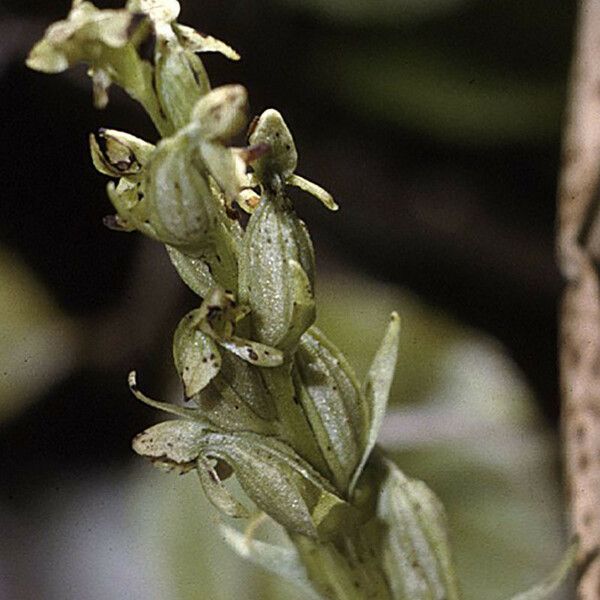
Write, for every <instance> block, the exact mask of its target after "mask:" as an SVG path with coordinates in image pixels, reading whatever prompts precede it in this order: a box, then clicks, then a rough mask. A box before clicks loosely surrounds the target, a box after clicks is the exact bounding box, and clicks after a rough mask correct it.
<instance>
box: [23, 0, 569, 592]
mask: <svg viewBox="0 0 600 600" xmlns="http://www.w3.org/2000/svg"><path fill="white" fill-rule="evenodd" d="M179 9H180V7H179V3H178V2H176V1H175V0H130V1H129V2H128V4H127V6H126V8H124V9H121V10H100V9H98V8H96V7H95V6H94V5H93V4H91V3H90V2H83V1H81V0H75V1H74V2H73V6H72V9H71V12H70V13H69V15H68V17H67V19H66V20H64V21H60V22H58V23H55V24H54V25H52V26H50V27H49V28H48V30H47V31H46V34H45V36H44V38H43V39H42V40H41V41H40V42H38V44H36V46H35V47H34V48H33V49H32V51H31V54H30V56H29V58H28V61H27V64H28V65H29V66H30V67H32V68H34V69H37V70H40V71H45V72H52V73H56V72H60V71H63V70H65V69H66V68H68V67H70V66H73V65H75V64H76V63H80V62H83V63H85V64H87V65H88V67H89V73H90V75H91V77H92V79H93V86H94V98H95V101H96V104H97V105H98V106H104V105H105V104H106V102H107V101H108V95H107V92H108V88H109V86H110V85H111V84H112V83H115V84H117V85H119V86H121V87H122V88H123V89H124V90H125V91H126V92H127V93H128V94H129V95H130V96H132V97H133V98H134V99H136V100H137V101H139V102H140V103H141V105H142V106H143V107H144V108H145V109H146V111H147V112H148V114H149V115H150V117H151V118H152V120H153V122H154V124H155V126H156V128H157V130H158V133H159V136H160V139H159V141H158V142H157V143H156V144H151V143H148V142H146V141H144V140H141V139H139V138H138V137H136V136H134V135H132V134H129V133H124V132H121V131H116V130H112V129H102V130H100V131H99V132H98V134H97V135H95V136H94V135H92V136H90V149H91V156H92V161H93V164H94V166H95V167H96V168H97V169H98V171H100V172H101V173H103V174H105V175H107V176H108V177H110V178H111V181H110V182H109V183H108V186H107V190H108V196H109V198H110V201H111V202H112V204H113V206H114V209H115V210H116V215H111V216H109V217H107V219H106V221H105V222H106V224H107V225H109V226H110V227H111V228H113V229H118V230H124V231H138V232H141V233H142V234H144V235H146V236H148V237H150V238H152V239H154V240H156V241H158V242H160V243H162V244H164V245H165V248H166V251H167V252H168V255H169V258H170V260H171V262H172V263H173V265H174V267H175V268H176V270H177V272H178V273H179V275H180V276H181V279H182V280H183V281H184V282H185V283H186V285H187V286H188V287H189V288H190V289H191V290H192V291H193V292H194V293H195V294H196V296H197V297H198V300H197V304H196V307H195V308H194V309H193V310H191V311H190V312H188V314H186V315H185V316H184V317H183V319H182V320H181V322H180V323H179V325H178V326H177V329H176V331H175V333H174V339H173V358H174V363H175V368H176V371H177V373H178V375H179V378H180V380H181V383H182V387H183V401H182V403H180V404H177V403H169V402H158V401H156V400H153V399H151V398H149V397H148V396H146V395H145V394H144V393H142V392H141V391H140V389H139V388H138V386H137V382H136V374H135V372H132V373H131V374H130V376H129V386H130V388H131V391H132V393H133V394H134V395H135V396H136V397H137V398H138V399H139V400H141V401H143V402H145V403H147V404H148V405H150V406H152V407H154V408H157V409H159V410H163V411H165V412H167V413H170V414H171V415H174V416H175V417H176V419H175V420H170V421H166V422H164V423H159V424H158V425H155V426H153V427H151V428H150V429H148V430H146V431H145V432H143V433H141V434H140V435H138V436H137V437H136V438H135V439H134V440H133V448H134V450H135V451H136V452H137V453H138V454H141V455H143V456H146V457H147V458H149V459H150V460H151V461H152V462H153V463H155V464H156V465H158V466H159V467H161V468H164V469H168V470H172V469H175V470H177V471H179V472H181V473H185V472H188V471H192V470H195V471H196V472H197V474H198V477H199V479H200V483H201V485H202V487H203V489H204V491H205V493H206V495H207V497H208V498H209V499H210V501H211V502H212V503H213V504H214V505H215V506H216V507H217V508H218V509H219V510H220V511H222V512H223V513H224V514H226V515H228V516H231V517H237V518H241V517H248V516H251V515H252V512H253V510H254V511H256V510H259V511H263V512H264V513H266V514H267V515H268V516H270V517H271V518H272V519H273V520H274V521H276V522H277V523H279V524H280V525H281V526H282V527H283V528H284V529H285V531H286V532H287V534H288V536H289V539H290V541H291V543H292V544H293V546H294V547H295V548H293V549H285V550H280V549H278V548H276V547H274V546H271V545H268V544H264V543H258V542H257V543H256V545H253V544H252V543H251V541H250V540H249V539H248V540H246V539H245V538H243V537H241V536H240V534H238V533H237V532H235V531H233V530H230V529H227V530H226V537H227V540H228V541H229V542H230V543H231V544H232V545H233V546H234V548H235V549H236V550H237V551H238V552H240V553H242V554H243V555H245V556H248V557H249V558H251V559H252V560H254V561H255V562H257V563H259V564H261V565H263V566H266V567H267V568H269V569H270V570H273V571H276V572H280V573H282V574H283V575H284V576H286V577H288V578H290V579H292V580H294V581H296V582H297V583H298V584H299V585H302V586H304V588H305V590H308V591H307V594H310V595H311V596H312V597H320V598H329V599H334V600H363V599H367V598H370V599H374V600H420V599H422V600H442V599H446V600H455V599H457V598H458V591H457V586H456V583H455V578H454V574H453V568H452V561H451V559H450V551H449V546H448V540H447V534H446V528H445V522H444V515H443V510H442V507H441V505H440V504H439V502H438V501H437V499H436V498H435V496H434V495H433V494H432V492H430V491H429V489H428V488H427V487H426V486H425V484H423V483H422V482H418V481H414V480H412V479H408V478H407V477H405V476H404V475H403V474H402V473H401V472H400V471H399V470H398V469H397V468H396V467H395V465H393V464H392V463H391V462H389V461H388V460H387V459H385V458H384V457H383V456H382V455H381V453H380V452H379V451H378V450H377V449H376V442H377V436H378V432H379V429H380V427H381V424H382V421H383V418H384V414H385V409H386V405H387V400H388V394H389V391H390V386H391V383H392V379H393V376H394V370H395V365H396V358H397V351H398V339H399V335H400V321H399V317H398V315H397V314H395V313H393V314H392V316H391V321H390V323H389V326H388V328H387V331H386V333H385V335H384V337H383V341H382V343H381V346H380V348H379V350H378V351H377V353H376V355H375V357H374V359H373V362H372V365H371V368H370V369H369V372H368V374H367V377H366V380H365V382H364V384H363V385H362V386H359V384H358V383H357V380H356V376H355V375H354V373H353V371H352V368H351V367H350V365H348V363H347V362H346V360H345V358H344V357H343V355H342V354H341V353H340V351H339V350H338V349H337V348H336V347H335V346H334V345H333V344H332V343H331V342H330V341H328V340H327V338H326V337H325V336H324V335H323V334H322V333H321V332H320V331H318V330H317V329H315V328H314V327H312V325H313V323H314V321H315V316H316V306H315V298H314V293H315V290H314V282H315V258H314V250H313V245H312V242H311V239H310V236H309V234H308V231H307V228H306V226H305V224H304V223H303V222H302V221H301V220H300V219H299V218H298V216H297V215H296V213H295V211H294V207H293V205H292V202H291V200H290V198H289V196H288V188H289V187H290V186H295V187H299V188H301V189H302V190H304V191H306V192H308V193H309V194H312V195H313V196H315V197H316V198H317V199H318V200H320V201H321V202H322V203H323V204H324V205H325V206H326V207H327V208H329V209H331V210H337V208H338V206H337V204H336V203H335V202H334V200H333V197H332V196H331V195H330V194H329V193H328V192H326V191H325V190H324V189H322V188H321V187H319V186H318V185H316V184H314V183H311V182H310V181H307V180H306V179H304V178H302V177H300V176H299V175H296V173H295V171H296V166H297V163H298V152H297V150H296V146H295V144H294V140H293V137H292V134H291V133H290V130H289V128H288V127H287V125H286V123H285V121H284V120H283V117H282V116H281V114H280V113H279V112H277V111H276V110H274V109H268V110H266V111H265V112H263V113H262V115H260V117H258V118H257V119H256V120H255V121H254V122H253V125H252V126H251V132H250V138H249V146H247V147H241V148H235V147H232V146H231V141H232V140H233V139H234V138H236V136H239V134H240V133H241V132H242V131H243V130H244V128H245V127H246V125H247V105H248V98H247V92H246V90H245V89H244V88H243V87H242V86H240V85H226V86H222V87H219V88H216V89H211V87H210V82H209V80H208V77H207V75H206V71H205V69H204V66H203V64H202V61H201V60H200V58H199V57H198V56H197V53H199V52H219V53H221V54H223V55H225V56H226V57H228V58H230V59H233V60H237V59H238V58H239V56H238V55H237V53H236V52H235V51H234V50H232V49H231V48H230V47H229V46H227V45H226V44H225V43H223V42H221V41H219V40H217V39H215V38H212V37H210V36H205V35H202V34H199V33H197V32H196V31H194V30H193V29H191V28H190V27H187V26H184V25H180V24H178V23H177V22H176V19H177V17H178V16H179ZM142 48H145V49H146V50H147V49H148V48H151V49H152V50H151V55H150V56H148V55H147V54H144V55H143V54H142ZM240 208H242V209H244V210H246V211H247V212H248V213H250V216H249V218H248V219H247V224H246V225H245V226H244V225H243V224H242V223H243V222H244V220H243V219H242V218H241V215H240V211H239V209H240ZM232 476H235V478H236V479H237V483H238V484H239V488H241V490H242V492H243V495H245V498H242V499H238V498H236V495H235V494H234V493H233V492H232V490H231V489H230V488H229V487H228V486H227V484H226V482H227V479H229V478H230V477H232ZM568 564H569V563H568V562H567V563H565V564H564V565H562V566H561V569H559V570H557V572H556V573H554V574H552V576H551V577H550V578H549V579H548V580H547V581H545V582H543V584H541V585H540V586H537V587H536V588H533V589H532V590H531V591H530V592H528V593H526V594H525V595H522V596H520V597H521V598H532V599H533V598H536V599H540V598H542V597H543V596H544V595H545V594H547V593H549V592H550V591H551V590H552V589H553V588H554V587H556V585H557V583H558V581H559V580H560V579H561V577H562V576H563V574H564V571H565V570H566V568H567V567H568Z"/></svg>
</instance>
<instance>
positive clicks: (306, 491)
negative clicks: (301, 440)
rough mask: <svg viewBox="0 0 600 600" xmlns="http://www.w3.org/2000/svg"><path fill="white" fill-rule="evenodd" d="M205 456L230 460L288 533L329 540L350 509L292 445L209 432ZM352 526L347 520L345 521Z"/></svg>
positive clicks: (260, 504)
mask: <svg viewBox="0 0 600 600" xmlns="http://www.w3.org/2000/svg"><path fill="white" fill-rule="evenodd" d="M202 453H203V454H204V455H205V456H207V457H210V458H217V459H220V460H223V461H225V462H226V463H227V464H229V465H230V466H231V467H232V468H233V469H234V471H235V474H236V477H237V479H238V481H239V483H240V485H241V486H242V488H243V489H244V491H245V492H246V494H248V496H249V497H250V498H251V499H252V500H253V501H254V502H255V504H256V505H257V506H258V507H259V508H260V509H261V510H263V511H264V512H265V513H267V514H268V515H269V516H270V517H271V518H273V519H274V520H275V521H277V522H278V523H280V524H281V525H283V526H284V527H285V528H286V529H289V530H291V531H295V532H298V533H302V534H303V535H306V536H310V537H317V536H319V535H330V534H331V533H332V530H335V529H336V528H337V527H339V526H340V525H341V523H342V522H343V518H344V517H345V515H346V513H345V510H346V511H348V512H351V507H349V505H347V504H346V503H345V502H344V501H343V500H342V499H341V498H339V497H337V496H336V495H335V493H334V490H333V488H332V486H331V484H330V483H329V482H328V481H327V480H326V479H324V478H323V477H322V476H321V475H319V474H318V473H317V472H316V471H315V470H314V469H313V468H312V467H311V466H310V465H309V464H308V463H307V462H306V461H304V460H303V459H302V458H300V456H298V455H297V454H296V453H295V452H294V450H292V448H290V447H289V446H288V445H287V444H284V443H283V442H281V441H279V440H277V439H275V438H272V437H266V436H264V435H257V434H254V433H247V432H245V433H241V432H240V433H235V434H234V433H232V434H223V433H209V434H207V435H206V436H205V437H204V441H203V448H202ZM346 522H347V520H346Z"/></svg>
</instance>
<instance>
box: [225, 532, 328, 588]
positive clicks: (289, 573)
mask: <svg viewBox="0 0 600 600" xmlns="http://www.w3.org/2000/svg"><path fill="white" fill-rule="evenodd" d="M220 529H221V532H222V533H223V536H224V537H225V541H226V542H227V543H228V544H229V545H230V546H231V547H232V548H233V549H234V550H235V552H237V553H238V554H239V555H240V556H241V557H243V558H245V559H247V560H249V561H251V562H253V563H254V564H255V565H258V566H259V567H262V568H263V569H266V570H267V571H270V572H271V573H275V574H276V575H279V576H280V577H283V578H284V579H286V580H288V581H290V582H291V583H293V584H295V585H297V586H299V587H300V589H301V590H302V592H303V593H304V597H305V598H306V599H307V600H319V599H320V598H321V596H320V595H319V594H317V592H316V591H315V589H314V588H313V586H312V584H311V583H310V580H309V579H308V577H307V575H306V569H305V567H304V565H303V564H302V561H301V560H300V556H299V555H298V552H297V551H296V549H295V548H294V547H293V546H289V547H283V546H276V545H274V544H268V543H266V542H261V541H260V540H253V539H248V538H247V537H246V536H245V535H244V534H243V533H240V532H239V531H236V530H235V529H233V527H229V526H227V525H224V524H221V527H220Z"/></svg>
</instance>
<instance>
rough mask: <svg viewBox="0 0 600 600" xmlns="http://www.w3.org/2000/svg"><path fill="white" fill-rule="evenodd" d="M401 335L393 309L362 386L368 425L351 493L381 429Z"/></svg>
mask: <svg viewBox="0 0 600 600" xmlns="http://www.w3.org/2000/svg"><path fill="white" fill-rule="evenodd" d="M399 338H400V317H399V316H398V314H397V313H395V312H393V313H392V315H391V317H390V324H389V325H388V328H387V331H386V332H385V335H384V337H383V340H382V342H381V345H380V346H379V349H378V350H377V353H376V354H375V357H374V358H373V362H372V363H371V367H370V369H369V372H368V374H367V378H366V380H365V382H364V385H363V390H362V393H363V397H364V399H365V401H366V403H367V406H368V409H369V427H368V430H367V432H366V433H367V435H366V439H365V441H364V451H363V455H362V459H361V461H360V464H359V466H358V468H357V469H356V472H355V474H354V477H353V478H352V482H351V484H350V493H352V491H353V489H354V487H355V486H356V482H357V481H358V478H359V477H360V474H361V472H362V470H363V468H364V466H365V464H366V462H367V460H368V459H369V455H370V454H371V451H372V450H373V448H374V447H375V443H376V442H377V436H378V435H379V429H380V428H381V424H382V423H383V418H384V416H385V411H386V408H387V402H388V396H389V392H390V387H391V385H392V380H393V378H394V371H395V369H396V360H397V356H398V341H399Z"/></svg>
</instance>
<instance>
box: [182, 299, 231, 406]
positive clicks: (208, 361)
mask: <svg viewBox="0 0 600 600" xmlns="http://www.w3.org/2000/svg"><path fill="white" fill-rule="evenodd" d="M198 312H199V309H197V310H193V311H191V312H189V313H188V314H187V315H186V316H185V317H183V319H181V321H180V323H179V325H178V326H177V329H176V330H175V335H174V338H173V358H174V361H175V368H176V369H177V372H178V373H179V376H180V377H181V379H182V381H183V385H184V389H185V395H186V397H187V398H191V397H192V396H194V395H196V394H197V393H198V392H200V390H202V389H204V388H205V387H206V386H207V385H208V384H209V382H210V381H211V380H212V379H213V378H214V377H215V376H216V375H217V373H218V372H219V370H220V368H221V354H220V353H219V350H218V348H217V344H216V343H215V342H214V341H213V340H212V339H211V338H210V337H209V336H208V335H206V334H205V333H203V332H202V331H200V330H199V329H198V325H197V321H196V317H197V314H198Z"/></svg>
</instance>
